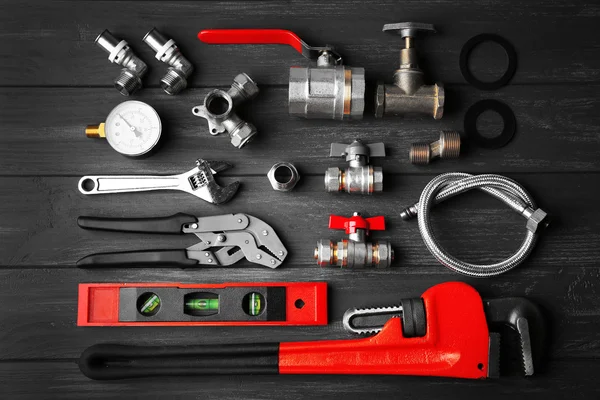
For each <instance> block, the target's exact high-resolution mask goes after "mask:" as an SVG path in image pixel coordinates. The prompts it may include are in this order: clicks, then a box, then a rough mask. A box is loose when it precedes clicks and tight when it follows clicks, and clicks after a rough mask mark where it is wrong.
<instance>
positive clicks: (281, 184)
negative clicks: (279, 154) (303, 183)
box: [267, 161, 300, 192]
mask: <svg viewBox="0 0 600 400" xmlns="http://www.w3.org/2000/svg"><path fill="white" fill-rule="evenodd" d="M267 177H268V178H269V182H271V186H272V187H273V189H274V190H277V191H279V192H289V191H291V190H292V189H293V188H294V186H296V184H297V183H298V181H299V180H300V175H299V174H298V170H297V169H296V167H295V166H294V164H292V163H289V162H284V161H283V162H278V163H276V164H275V165H273V166H272V167H271V169H270V170H269V173H268V174H267Z"/></svg>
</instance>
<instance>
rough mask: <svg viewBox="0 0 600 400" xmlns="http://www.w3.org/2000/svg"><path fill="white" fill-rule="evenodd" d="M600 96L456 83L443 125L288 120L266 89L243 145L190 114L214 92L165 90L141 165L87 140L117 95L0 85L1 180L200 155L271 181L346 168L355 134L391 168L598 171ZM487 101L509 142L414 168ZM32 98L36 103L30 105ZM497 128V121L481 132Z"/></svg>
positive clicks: (165, 167) (106, 170) (163, 167)
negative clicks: (422, 153)
mask: <svg viewBox="0 0 600 400" xmlns="http://www.w3.org/2000/svg"><path fill="white" fill-rule="evenodd" d="M598 90H600V86H599V85H585V86H571V85H561V86H553V85H536V86H518V85H512V86H510V87H507V88H506V89H504V90H502V91H501V92H498V93H491V94H490V93H481V92H478V91H477V90H475V89H473V88H467V87H462V86H458V87H456V86H455V87H449V88H447V91H448V94H447V97H448V98H447V104H448V106H447V107H446V108H447V110H446V113H445V116H444V119H443V120H441V121H435V120H434V119H433V118H430V117H429V118H428V117H423V118H418V117H417V118H410V117H407V118H385V119H375V118H374V117H373V116H372V115H367V116H366V117H365V119H364V120H363V121H356V122H351V123H340V122H339V121H329V120H305V119H300V118H293V117H290V116H289V115H288V112H287V88H283V87H282V88H271V87H268V88H264V90H263V91H262V92H261V93H260V94H259V96H258V97H257V98H256V99H255V100H252V101H251V103H250V104H248V106H247V107H245V109H244V110H243V112H242V113H241V114H242V115H243V116H244V117H245V118H247V119H248V120H249V121H251V122H252V123H253V124H255V125H256V126H257V128H258V130H259V134H258V136H257V139H255V140H254V141H253V142H252V143H251V145H248V146H246V147H244V148H243V149H236V148H234V147H233V146H232V145H231V143H230V140H229V137H228V135H227V134H221V135H219V136H211V135H210V134H209V133H208V126H207V124H206V120H204V119H202V118H198V117H195V116H194V115H193V114H192V112H191V110H192V108H193V107H194V106H195V105H198V104H202V102H203V100H204V96H205V95H206V93H207V92H208V90H207V89H198V90H187V91H185V92H184V93H182V94H181V95H178V96H175V97H169V96H167V95H166V94H164V93H163V92H162V91H161V90H160V89H155V90H148V89H147V90H143V91H141V92H140V94H139V95H136V96H133V99H139V100H142V101H145V102H147V103H149V104H151V105H152V106H153V107H155V108H156V110H157V112H158V113H159V115H160V116H161V119H162V122H163V132H164V139H165V143H164V144H163V145H162V147H161V149H160V151H158V152H157V153H156V154H155V155H153V156H152V157H149V158H146V159H143V160H136V159H131V158H125V157H123V156H121V155H120V154H118V153H117V152H115V151H114V150H113V149H112V148H111V147H110V146H109V145H108V143H106V141H105V140H103V139H89V138H87V137H86V136H85V134H84V129H85V126H86V125H88V124H98V123H100V122H102V121H104V120H105V118H106V116H107V115H108V113H109V112H110V110H111V109H112V108H113V107H114V106H115V105H116V104H118V103H120V102H121V101H123V100H124V98H123V97H122V96H121V95H119V94H118V93H117V91H116V90H114V89H83V88H77V89H38V88H35V89H14V88H9V89H0V104H4V107H1V108H0V120H2V121H4V124H3V126H2V127H1V128H0V129H1V130H2V135H1V136H0V174H1V175H36V174H39V173H40V172H42V171H43V173H44V174H48V175H65V174H66V175H72V174H78V175H89V174H96V175H104V174H139V173H145V174H174V173H181V172H184V171H187V170H190V169H191V168H192V167H194V161H195V160H196V159H197V158H198V157H204V158H209V159H210V158H212V159H215V160H223V161H230V162H231V163H233V164H234V165H235V169H233V170H230V171H227V172H226V174H228V175H235V176H242V175H265V174H266V173H267V171H268V170H269V168H270V167H271V165H273V164H274V163H275V162H277V161H280V160H281V159H285V160H286V161H290V162H293V163H296V164H297V167H298V168H300V170H301V173H303V174H321V175H322V174H323V173H324V172H325V170H326V169H327V168H328V167H330V166H336V165H337V166H340V167H344V166H346V163H345V162H344V160H343V159H341V158H338V159H332V158H329V157H328V155H329V145H330V143H331V142H343V143H350V142H351V141H352V140H353V139H355V138H362V139H363V140H365V141H367V142H377V141H383V142H384V143H385V145H386V149H387V152H388V155H389V157H386V158H384V159H373V163H374V164H377V165H381V166H383V167H384V170H385V171H386V172H397V173H403V174H405V173H410V174H423V173H427V174H431V173H439V172H444V171H451V170H461V171H464V172H473V173H483V172H498V173H510V172H521V171H526V172H566V171H578V172H589V171H600V158H598V157H597V154H598V153H600V136H599V135H598V126H600V100H599V99H598V96H597V92H598ZM484 98H496V99H498V100H500V101H502V102H504V103H506V104H508V105H509V106H510V107H511V108H512V109H513V111H514V112H515V115H516V117H517V121H518V130H517V133H516V135H515V137H514V139H513V140H512V141H511V142H510V143H509V144H508V146H506V147H504V148H502V149H499V150H485V149H480V148H477V147H473V146H471V147H470V148H469V146H468V142H466V141H465V145H464V147H463V155H462V157H461V158H460V160H441V161H439V160H438V162H434V163H432V164H430V165H429V166H427V167H422V166H414V165H411V164H410V162H409V159H408V150H409V148H410V145H411V143H414V142H422V141H427V142H429V141H433V140H436V139H437V138H438V137H439V131H440V130H441V129H454V130H458V131H462V130H463V117H464V113H465V112H466V110H467V109H468V107H469V106H470V105H472V104H474V103H475V102H476V101H477V100H480V99H484ZM31 99H35V103H34V104H35V106H33V107H32V103H31ZM57 104H60V107H57V106H56V105H57ZM48 110H52V112H48ZM371 110H372V108H371ZM491 128H492V124H491V123H490V124H489V126H488V125H486V126H484V128H483V129H482V130H483V131H484V132H486V131H490V130H491ZM22 160H27V162H22Z"/></svg>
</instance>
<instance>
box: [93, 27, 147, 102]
mask: <svg viewBox="0 0 600 400" xmlns="http://www.w3.org/2000/svg"><path fill="white" fill-rule="evenodd" d="M95 43H96V44H97V45H98V47H100V48H101V49H102V50H104V51H105V52H107V53H108V60H109V61H110V62H111V63H113V64H117V65H121V66H123V67H124V68H123V69H122V70H121V73H120V74H119V76H117V78H116V79H115V81H114V86H115V88H116V89H117V90H118V91H119V93H121V94H122V95H123V96H129V95H130V94H132V93H133V92H135V91H136V90H138V89H140V88H141V87H142V77H143V76H144V75H145V74H146V71H147V70H148V66H147V65H146V63H145V62H143V61H142V60H140V59H139V57H138V56H136V55H135V54H134V53H133V50H131V48H130V47H129V45H128V44H127V42H126V41H124V40H120V41H119V40H118V39H117V38H115V37H114V36H113V35H112V33H110V32H109V31H108V29H105V30H104V32H102V33H101V34H99V35H98V37H97V38H96V40H95Z"/></svg>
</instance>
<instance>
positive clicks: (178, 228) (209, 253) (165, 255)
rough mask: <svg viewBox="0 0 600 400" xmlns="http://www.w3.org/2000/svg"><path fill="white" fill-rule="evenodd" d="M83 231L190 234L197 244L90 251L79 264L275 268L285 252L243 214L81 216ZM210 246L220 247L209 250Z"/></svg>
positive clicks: (262, 226)
mask: <svg viewBox="0 0 600 400" xmlns="http://www.w3.org/2000/svg"><path fill="white" fill-rule="evenodd" d="M77 224H78V225H79V226H80V227H81V228H84V229H97V230H105V231H121V232H137V233H167V234H183V233H191V234H194V235H196V236H197V237H198V238H199V239H200V243H197V244H195V245H193V246H190V247H188V248H187V249H178V250H146V251H128V252H119V253H100V254H92V255H89V256H87V257H84V258H82V259H81V260H79V261H78V262H77V265H78V266H79V267H84V268H94V267H96V268H98V267H99V268H102V267H118V266H123V267H153V266H176V267H182V268H186V267H193V266H196V265H198V264H201V265H208V266H227V265H231V264H234V263H236V262H237V261H239V260H241V259H242V258H244V257H245V258H246V259H247V260H248V261H250V262H253V263H256V264H260V265H264V266H265V267H269V268H277V267H278V266H280V265H281V263H282V262H283V260H284V259H285V257H286V256H287V250H286V249H285V247H284V246H283V243H281V240H279V237H278V236H277V234H276V233H275V231H274V230H273V228H271V227H270V226H269V225H268V224H266V223H265V222H263V221H261V220H260V219H258V218H256V217H253V216H251V215H247V214H225V215H215V216H212V217H195V216H193V215H188V214H183V213H179V214H175V215H171V216H169V217H159V218H96V217H79V218H78V219H77ZM213 247H220V249H218V250H212V249H211V248H213Z"/></svg>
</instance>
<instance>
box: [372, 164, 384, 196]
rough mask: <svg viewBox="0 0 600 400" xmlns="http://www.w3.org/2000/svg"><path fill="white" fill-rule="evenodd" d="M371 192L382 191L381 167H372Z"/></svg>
mask: <svg viewBox="0 0 600 400" xmlns="http://www.w3.org/2000/svg"><path fill="white" fill-rule="evenodd" d="M373 192H383V169H382V168H381V167H373Z"/></svg>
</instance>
